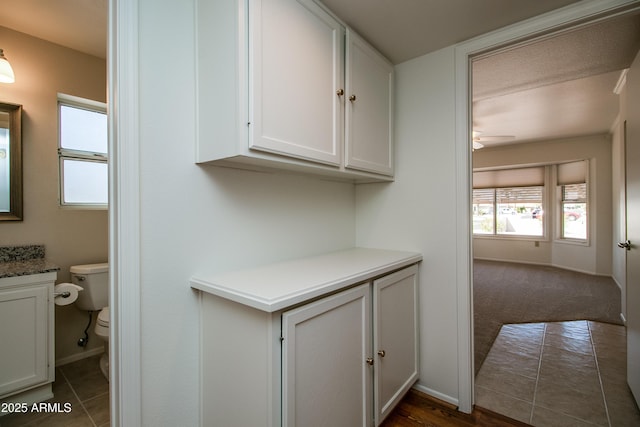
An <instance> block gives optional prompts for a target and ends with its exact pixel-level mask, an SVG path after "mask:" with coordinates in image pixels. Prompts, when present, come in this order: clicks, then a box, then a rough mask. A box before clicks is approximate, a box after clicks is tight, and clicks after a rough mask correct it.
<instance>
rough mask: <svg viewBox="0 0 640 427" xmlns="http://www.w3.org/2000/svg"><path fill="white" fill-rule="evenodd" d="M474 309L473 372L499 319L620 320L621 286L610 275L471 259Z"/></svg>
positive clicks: (498, 330)
mask: <svg viewBox="0 0 640 427" xmlns="http://www.w3.org/2000/svg"><path fill="white" fill-rule="evenodd" d="M473 310H474V316H473V318H474V335H475V336H474V346H475V355H474V356H475V372H476V374H477V373H478V371H479V370H480V366H482V362H483V361H484V359H485V357H486V356H487V353H488V352H489V350H490V349H491V345H492V344H493V341H494V340H495V339H496V337H497V336H498V333H499V332H500V327H501V326H502V325H503V324H506V323H532V322H556V321H565V320H595V321H599V322H605V323H613V324H617V325H621V324H622V321H621V319H620V313H621V310H620V289H619V288H618V286H617V285H616V284H615V282H614V281H613V279H612V278H611V277H604V276H593V275H590V274H584V273H577V272H574V271H569V270H563V269H561V268H555V267H546V266H537V265H528V264H517V263H509V262H498V261H481V260H476V261H474V263H473Z"/></svg>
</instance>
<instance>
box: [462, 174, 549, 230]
mask: <svg viewBox="0 0 640 427" xmlns="http://www.w3.org/2000/svg"><path fill="white" fill-rule="evenodd" d="M544 175H545V168H544V167H529V168H519V169H502V170H489V171H476V172H474V173H473V187H474V189H473V233H474V234H476V235H501V236H543V235H544V222H543V218H544V216H543V209H542V208H543V195H544Z"/></svg>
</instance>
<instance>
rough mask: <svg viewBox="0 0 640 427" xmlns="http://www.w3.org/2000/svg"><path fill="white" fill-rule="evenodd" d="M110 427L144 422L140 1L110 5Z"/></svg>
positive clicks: (121, 0)
mask: <svg viewBox="0 0 640 427" xmlns="http://www.w3.org/2000/svg"><path fill="white" fill-rule="evenodd" d="M108 1H109V23H108V31H109V35H108V40H107V44H108V52H107V90H108V102H109V109H108V117H109V120H108V121H109V306H110V317H111V318H110V325H111V327H110V328H109V329H110V330H109V346H110V351H109V376H110V378H109V382H110V387H109V388H110V393H111V394H110V397H111V398H110V415H111V425H112V426H115V427H118V426H139V425H143V423H142V419H143V417H142V369H141V368H142V354H141V348H140V347H141V336H142V328H141V319H140V311H141V310H140V303H141V286H140V263H141V254H140V158H139V149H140V142H139V119H138V117H139V100H138V96H137V94H138V87H139V85H138V80H139V72H138V57H139V55H138V34H139V31H138V30H139V20H138V10H139V0H108Z"/></svg>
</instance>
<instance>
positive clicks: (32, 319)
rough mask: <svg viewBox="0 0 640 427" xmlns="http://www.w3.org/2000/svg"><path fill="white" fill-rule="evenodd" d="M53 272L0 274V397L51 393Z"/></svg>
mask: <svg viewBox="0 0 640 427" xmlns="http://www.w3.org/2000/svg"><path fill="white" fill-rule="evenodd" d="M56 276H57V273H56V272H45V273H39V274H29V275H21V276H11V277H2V278H0V343H1V345H0V360H1V361H2V364H1V365H0V401H1V402H18V403H34V402H40V401H43V400H46V399H50V398H51V397H53V393H52V391H51V384H52V383H53V381H54V378H55V372H54V369H55V363H54V362H55V360H54V358H55V354H54V302H53V287H54V284H55V281H56Z"/></svg>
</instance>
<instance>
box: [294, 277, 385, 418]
mask: <svg viewBox="0 0 640 427" xmlns="http://www.w3.org/2000/svg"><path fill="white" fill-rule="evenodd" d="M282 333H283V335H282V336H283V338H284V341H283V348H282V350H283V351H282V417H283V420H282V421H283V422H282V425H283V426H287V427H292V426H298V427H315V426H327V427H339V426H344V427H356V426H363V427H368V426H371V423H372V414H373V408H372V400H373V393H372V383H373V366H372V364H373V363H374V361H373V360H372V359H371V358H372V355H371V284H370V283H367V284H365V285H361V286H358V287H355V288H352V289H349V290H347V291H344V292H341V293H339V294H336V295H333V296H330V297H327V298H324V299H322V300H319V301H316V302H314V303H310V304H307V305H304V306H302V307H299V308H297V309H293V310H291V311H287V312H285V313H283V315H282Z"/></svg>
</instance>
